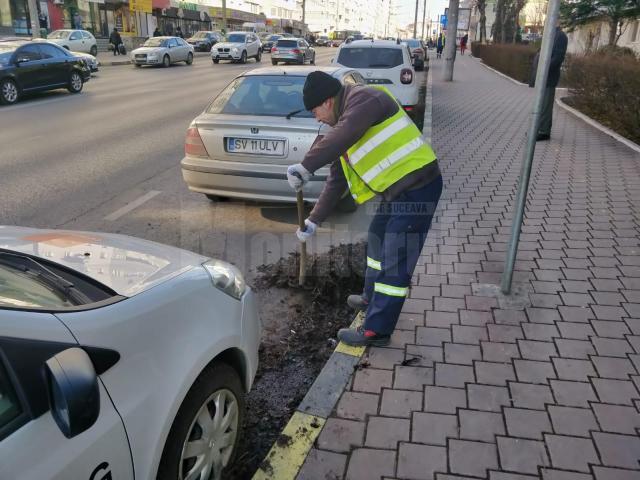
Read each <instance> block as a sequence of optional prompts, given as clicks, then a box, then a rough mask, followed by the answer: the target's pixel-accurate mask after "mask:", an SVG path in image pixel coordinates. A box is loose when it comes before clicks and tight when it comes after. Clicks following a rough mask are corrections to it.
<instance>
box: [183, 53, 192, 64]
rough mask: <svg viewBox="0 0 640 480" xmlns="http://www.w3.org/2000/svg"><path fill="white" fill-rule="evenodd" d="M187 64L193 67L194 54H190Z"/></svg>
mask: <svg viewBox="0 0 640 480" xmlns="http://www.w3.org/2000/svg"><path fill="white" fill-rule="evenodd" d="M185 63H186V64H187V65H193V53H191V52H189V55H187V60H186V62H185Z"/></svg>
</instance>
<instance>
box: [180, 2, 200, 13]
mask: <svg viewBox="0 0 640 480" xmlns="http://www.w3.org/2000/svg"><path fill="white" fill-rule="evenodd" d="M178 6H179V7H178V8H181V9H182V10H192V11H194V12H197V11H198V5H197V4H195V3H189V2H179V3H178Z"/></svg>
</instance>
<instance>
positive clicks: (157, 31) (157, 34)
mask: <svg viewBox="0 0 640 480" xmlns="http://www.w3.org/2000/svg"><path fill="white" fill-rule="evenodd" d="M153 36H154V37H161V36H162V32H161V31H160V29H159V28H158V27H156V29H155V30H154V31H153Z"/></svg>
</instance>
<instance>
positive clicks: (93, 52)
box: [89, 45, 98, 57]
mask: <svg viewBox="0 0 640 480" xmlns="http://www.w3.org/2000/svg"><path fill="white" fill-rule="evenodd" d="M89 53H90V54H91V55H93V56H94V57H95V56H96V55H98V47H97V46H96V45H94V46H92V47H91V49H90V50H89Z"/></svg>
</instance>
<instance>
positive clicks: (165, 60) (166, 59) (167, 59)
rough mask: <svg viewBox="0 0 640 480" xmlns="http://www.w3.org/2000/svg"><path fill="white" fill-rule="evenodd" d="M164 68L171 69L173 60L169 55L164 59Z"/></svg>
mask: <svg viewBox="0 0 640 480" xmlns="http://www.w3.org/2000/svg"><path fill="white" fill-rule="evenodd" d="M162 66H163V67H164V68H167V67H170V66H171V59H170V58H169V55H165V56H164V57H163V58H162Z"/></svg>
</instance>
